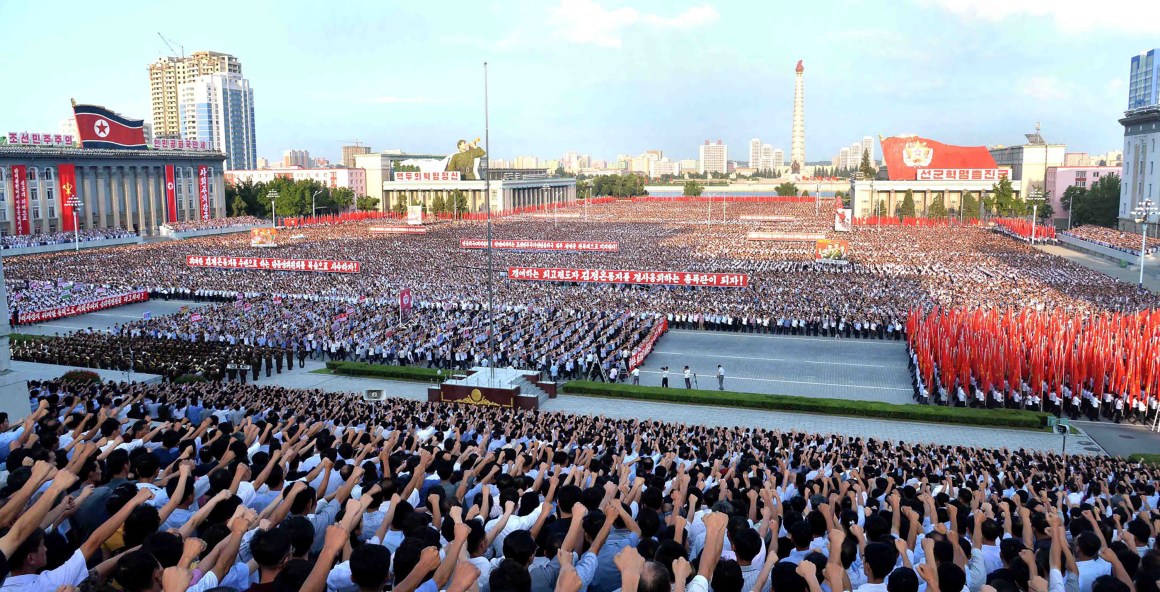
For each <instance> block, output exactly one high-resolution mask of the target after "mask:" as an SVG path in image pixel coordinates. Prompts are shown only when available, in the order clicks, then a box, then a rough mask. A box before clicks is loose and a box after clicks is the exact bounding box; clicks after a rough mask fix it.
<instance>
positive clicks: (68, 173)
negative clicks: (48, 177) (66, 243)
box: [56, 164, 81, 232]
mask: <svg viewBox="0 0 1160 592" xmlns="http://www.w3.org/2000/svg"><path fill="white" fill-rule="evenodd" d="M56 178H57V182H58V183H59V187H60V229H61V231H63V232H73V231H75V230H76V229H77V226H76V223H75V222H74V220H73V211H74V208H76V207H78V206H80V203H81V202H80V199H79V197H80V196H78V195H77V168H76V165H72V164H60V165H57V167H56Z"/></svg>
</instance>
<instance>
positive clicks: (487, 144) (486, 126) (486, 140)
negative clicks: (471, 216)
mask: <svg viewBox="0 0 1160 592" xmlns="http://www.w3.org/2000/svg"><path fill="white" fill-rule="evenodd" d="M483 150H484V152H486V153H487V154H484V155H483V157H484V158H485V159H486V160H485V161H484V162H485V163H486V166H484V167H483V187H484V189H483V192H484V194H485V196H484V200H485V201H486V203H487V362H488V363H487V371H488V382H487V385H488V386H495V332H494V331H493V330H492V317H493V316H494V315H495V285H494V282H495V280H494V275H495V273H494V270H493V269H492V257H491V242H492V241H491V127H490V120H489V119H488V115H487V62H484V63H483Z"/></svg>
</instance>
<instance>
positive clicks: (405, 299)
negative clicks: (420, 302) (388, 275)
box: [399, 288, 411, 316]
mask: <svg viewBox="0 0 1160 592" xmlns="http://www.w3.org/2000/svg"><path fill="white" fill-rule="evenodd" d="M399 314H400V315H401V316H408V315H410V314H411V289H410V288H403V289H402V290H401V291H400V292H399Z"/></svg>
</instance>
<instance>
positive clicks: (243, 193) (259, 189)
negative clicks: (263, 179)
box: [226, 179, 270, 216]
mask: <svg viewBox="0 0 1160 592" xmlns="http://www.w3.org/2000/svg"><path fill="white" fill-rule="evenodd" d="M263 187H264V185H263V184H262V183H254V182H253V181H251V180H249V179H246V180H245V181H242V182H241V183H235V184H227V185H226V201H227V202H229V203H230V204H233V203H234V202H235V199H236V198H238V197H240V198H242V201H243V202H244V203H245V208H243V209H242V210H241V213H240V214H235V215H237V216H241V215H246V214H249V215H251V216H262V215H266V214H268V213H269V206H270V204H269V202H266V203H264V204H263V203H262V201H261V199H260V197H261V195H262V194H263Z"/></svg>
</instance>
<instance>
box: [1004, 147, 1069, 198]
mask: <svg viewBox="0 0 1160 592" xmlns="http://www.w3.org/2000/svg"><path fill="white" fill-rule="evenodd" d="M989 150H990V152H991V157H992V158H994V159H995V164H997V165H999V166H1000V167H1004V168H1009V169H1010V170H1011V184H1012V186H1014V188H1015V191H1016V192H1017V193H1018V194H1019V195H1023V196H1029V195H1031V191H1032V189H1042V188H1043V184H1044V179H1045V178H1046V176H1047V170H1048V169H1049V168H1051V167H1061V166H1063V159H1064V155H1065V154H1067V144H1024V145H1022V146H999V147H995V148H990V149H989ZM1047 198H1048V199H1051V200H1053V201H1056V200H1057V196H1053V195H1047Z"/></svg>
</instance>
